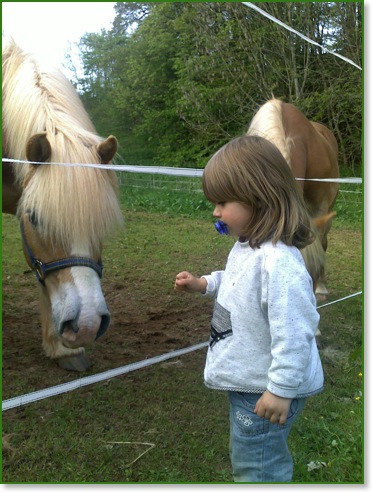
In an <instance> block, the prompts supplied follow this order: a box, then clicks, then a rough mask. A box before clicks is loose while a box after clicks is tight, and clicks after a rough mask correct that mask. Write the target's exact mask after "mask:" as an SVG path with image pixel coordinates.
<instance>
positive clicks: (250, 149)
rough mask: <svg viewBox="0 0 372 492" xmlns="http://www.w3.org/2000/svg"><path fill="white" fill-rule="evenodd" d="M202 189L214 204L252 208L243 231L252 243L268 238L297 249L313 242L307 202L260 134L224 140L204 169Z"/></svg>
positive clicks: (271, 147) (276, 152)
mask: <svg viewBox="0 0 372 492" xmlns="http://www.w3.org/2000/svg"><path fill="white" fill-rule="evenodd" d="M203 191H204V194H205V196H206V198H207V199H208V200H209V201H211V202H212V203H223V202H239V203H242V204H245V205H247V206H249V207H250V210H251V212H252V215H251V218H250V220H249V222H248V223H247V224H246V227H245V230H244V232H243V234H242V235H243V236H244V237H246V238H247V240H248V241H249V244H250V246H251V247H253V248H258V247H259V246H260V245H261V244H262V243H263V242H265V241H267V240H269V239H271V240H272V242H273V243H274V244H275V243H276V242H278V241H279V240H281V241H283V242H284V243H285V244H287V245H290V246H292V245H293V246H296V247H298V248H299V249H302V248H304V247H305V246H307V245H308V244H310V243H312V242H313V241H314V235H313V232H312V224H311V218H310V215H309V213H308V212H307V209H306V205H305V202H304V200H303V197H302V195H301V193H300V191H299V187H298V185H297V183H296V180H295V178H294V176H293V174H292V171H291V169H290V167H289V166H288V164H287V162H286V161H285V159H284V157H283V156H282V154H281V153H280V151H279V150H278V149H277V148H276V147H275V145H273V144H272V143H271V142H269V141H268V140H266V139H264V138H262V137H258V136H242V137H238V138H235V139H234V140H232V141H231V142H229V143H227V144H226V145H224V146H223V147H222V148H221V149H220V150H219V151H218V152H216V154H214V155H213V157H212V158H211V159H210V160H209V162H208V164H207V166H206V167H205V170H204V173H203Z"/></svg>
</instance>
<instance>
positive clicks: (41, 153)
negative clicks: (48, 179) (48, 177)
mask: <svg viewBox="0 0 372 492" xmlns="http://www.w3.org/2000/svg"><path fill="white" fill-rule="evenodd" d="M51 154H52V148H51V146H50V143H49V140H48V138H47V136H46V133H45V132H44V133H36V134H35V135H33V136H32V137H31V138H30V139H29V141H28V142H27V146H26V157H27V160H28V161H31V162H45V161H47V160H48V159H49V157H50V156H51Z"/></svg>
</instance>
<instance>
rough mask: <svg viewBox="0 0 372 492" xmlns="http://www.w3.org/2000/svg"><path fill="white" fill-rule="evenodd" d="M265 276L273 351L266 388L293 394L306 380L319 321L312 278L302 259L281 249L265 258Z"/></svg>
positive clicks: (282, 393) (281, 393)
mask: <svg viewBox="0 0 372 492" xmlns="http://www.w3.org/2000/svg"><path fill="white" fill-rule="evenodd" d="M301 260H302V258H301ZM264 277H265V281H264V283H263V286H264V290H265V292H264V291H263V296H264V297H266V307H267V316H268V321H269V326H270V333H271V355H272V363H271V366H270V369H269V372H268V377H269V383H268V386H267V389H268V390H269V391H270V392H271V393H274V394H275V395H278V396H281V397H283V398H294V397H295V396H296V394H297V389H298V387H299V386H300V384H301V383H303V380H304V375H305V371H306V368H307V367H308V364H309V359H310V357H311V349H312V345H313V343H315V332H316V329H317V327H318V322H319V314H318V312H317V309H316V300H315V296H314V293H313V289H312V282H311V279H310V277H309V275H308V273H307V271H306V269H305V267H304V265H303V263H302V261H300V260H299V259H298V258H295V257H294V256H292V255H285V254H281V253H280V252H279V254H276V255H274V256H273V257H271V258H270V259H269V260H267V261H266V265H265V268H264Z"/></svg>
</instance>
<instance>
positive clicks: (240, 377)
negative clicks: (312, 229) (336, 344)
mask: <svg viewBox="0 0 372 492" xmlns="http://www.w3.org/2000/svg"><path fill="white" fill-rule="evenodd" d="M203 277H204V278H205V279H206V280H207V284H208V285H207V291H206V295H209V296H212V297H214V298H215V299H216V300H215V306H214V312H213V317H212V322H211V337H210V344H209V349H208V354H207V360H206V366H205V370H204V380H205V384H206V385H207V386H208V387H210V388H214V389H219V390H229V391H241V392H247V393H262V392H264V391H266V390H269V391H270V392H271V393H274V394H275V395H277V396H281V397H283V398H295V397H306V396H310V395H313V394H315V393H318V392H320V391H321V390H322V389H323V370H322V364H321V361H320V357H319V352H318V348H317V345H316V341H315V332H316V329H317V326H318V322H319V314H318V312H317V309H316V300H315V296H314V293H313V286H312V281H311V278H310V276H309V274H308V272H307V270H306V268H305V264H304V261H303V258H302V255H301V253H300V251H299V250H298V249H297V248H295V247H293V246H286V245H285V244H284V243H282V242H278V243H277V244H276V245H273V244H272V243H271V242H269V241H268V242H265V243H264V244H262V245H261V247H260V248H258V249H253V248H251V247H250V246H249V244H248V243H241V242H239V241H238V242H236V243H235V245H234V247H233V248H232V250H231V252H230V254H229V257H228V260H227V264H226V268H225V270H224V271H216V272H212V273H211V274H210V275H204V276H203Z"/></svg>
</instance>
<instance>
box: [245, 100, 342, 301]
mask: <svg viewBox="0 0 372 492" xmlns="http://www.w3.org/2000/svg"><path fill="white" fill-rule="evenodd" d="M247 134H248V135H259V136H261V137H264V138H267V139H268V140H270V141H271V142H272V143H274V144H275V145H276V146H277V147H278V148H279V150H280V151H281V153H282V154H283V156H284V157H285V159H286V161H287V163H288V165H289V166H290V167H291V169H292V171H293V174H294V175H295V177H296V178H297V179H298V183H299V187H300V189H301V191H302V193H303V197H304V199H305V202H306V205H307V207H308V210H309V212H310V215H311V217H313V220H314V226H315V228H316V230H317V239H316V241H314V243H313V244H311V245H310V246H308V247H306V248H305V249H304V250H303V251H302V254H303V257H304V260H305V263H306V266H307V268H308V270H309V272H310V274H311V276H312V278H313V282H314V289H315V292H316V294H317V296H318V298H324V297H325V296H326V295H327V294H328V290H327V288H326V282H325V252H326V250H327V234H328V232H329V230H330V228H331V225H332V218H333V216H334V215H335V214H334V212H332V207H333V206H334V204H335V201H336V197H337V194H338V189H339V185H338V183H335V182H321V181H316V180H319V179H329V178H338V177H339V169H338V145H337V141H336V139H335V137H334V135H333V133H332V132H331V131H330V130H329V129H328V128H326V127H325V126H324V125H322V124H320V123H315V122H312V121H309V120H308V119H307V118H306V117H305V115H304V114H303V113H301V111H299V110H298V109H297V108H296V107H295V106H293V105H292V104H287V103H284V102H282V101H280V100H278V99H271V100H270V101H268V102H266V103H265V104H264V105H263V106H261V108H260V109H259V110H258V111H257V113H256V114H255V116H254V117H253V119H252V122H251V124H250V126H249V129H248V132H247ZM309 180H315V181H309Z"/></svg>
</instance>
